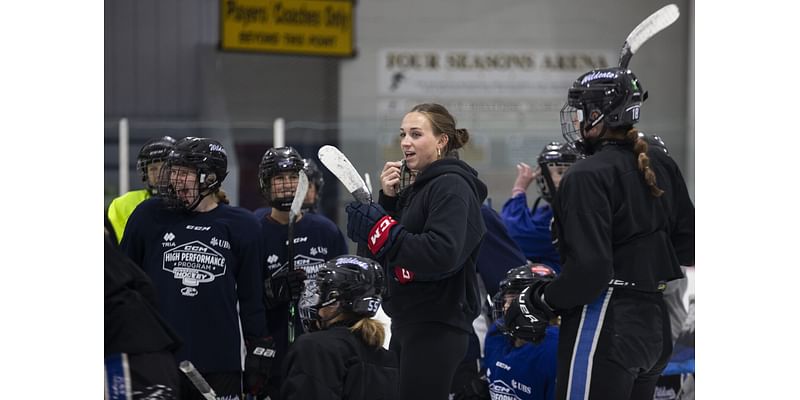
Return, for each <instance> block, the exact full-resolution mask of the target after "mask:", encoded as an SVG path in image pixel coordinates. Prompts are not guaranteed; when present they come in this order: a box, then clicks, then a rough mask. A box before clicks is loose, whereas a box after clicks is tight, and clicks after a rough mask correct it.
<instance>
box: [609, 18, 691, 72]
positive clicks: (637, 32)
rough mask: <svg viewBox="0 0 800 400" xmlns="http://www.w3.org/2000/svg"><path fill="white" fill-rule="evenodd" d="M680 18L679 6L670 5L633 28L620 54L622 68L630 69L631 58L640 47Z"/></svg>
mask: <svg viewBox="0 0 800 400" xmlns="http://www.w3.org/2000/svg"><path fill="white" fill-rule="evenodd" d="M679 16H680V12H679V11H678V6H676V5H675V4H668V5H666V6H664V7H662V8H660V9H659V10H658V11H656V12H654V13H652V14H650V16H649V17H647V18H645V19H644V21H642V22H641V23H639V25H637V26H636V28H633V30H632V31H631V33H630V34H628V37H627V38H626V39H625V43H624V44H623V45H622V50H621V51H620V53H619V66H620V68H628V63H629V62H630V61H631V57H633V55H634V54H635V53H636V52H637V51H638V50H639V47H642V45H643V44H644V42H646V41H647V40H648V39H650V38H651V37H653V36H654V35H655V34H656V33H658V32H661V30H663V29H664V28H666V27H668V26H670V25H672V23H673V22H675V21H677V20H678V17H679Z"/></svg>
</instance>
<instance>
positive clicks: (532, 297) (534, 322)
mask: <svg viewBox="0 0 800 400" xmlns="http://www.w3.org/2000/svg"><path fill="white" fill-rule="evenodd" d="M549 284H550V282H548V281H534V282H533V284H531V285H530V286H528V287H526V288H525V289H523V290H522V292H521V293H520V294H519V297H517V298H516V299H514V301H512V302H511V304H510V305H509V307H508V310H506V312H505V316H504V320H505V324H506V329H507V331H508V332H510V333H511V336H513V337H515V338H517V339H522V340H525V341H528V342H533V343H539V342H541V341H542V339H544V336H545V331H546V330H547V326H548V325H550V320H551V319H552V318H555V316H556V315H555V313H553V310H552V309H550V307H549V306H548V305H547V304H545V303H544V301H542V293H544V288H545V287H547V285H549Z"/></svg>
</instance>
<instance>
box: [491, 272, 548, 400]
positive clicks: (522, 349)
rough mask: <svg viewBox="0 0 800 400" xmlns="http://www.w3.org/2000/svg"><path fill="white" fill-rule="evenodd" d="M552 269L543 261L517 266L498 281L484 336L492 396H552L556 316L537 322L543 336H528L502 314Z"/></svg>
mask: <svg viewBox="0 0 800 400" xmlns="http://www.w3.org/2000/svg"><path fill="white" fill-rule="evenodd" d="M554 277H555V271H553V269H552V268H550V267H548V266H546V265H544V264H527V265H523V266H520V267H516V268H514V269H512V270H510V271H508V274H507V275H506V279H504V280H503V281H502V282H501V283H500V290H499V291H498V292H497V294H495V296H494V305H493V307H492V308H493V310H492V311H493V313H494V317H495V318H494V319H495V323H494V324H492V326H491V327H490V328H489V332H488V333H487V335H486V351H485V353H486V359H485V363H486V370H487V371H486V377H487V380H488V391H489V393H491V397H492V398H496V397H501V398H502V397H503V395H505V396H507V397H506V398H516V399H523V400H533V399H537V400H552V399H553V398H554V396H555V383H556V354H557V348H558V319H557V318H554V319H553V320H550V321H538V322H539V323H541V324H543V325H544V326H545V327H546V328H545V331H544V336H543V337H542V336H541V335H538V331H537V335H531V332H532V329H526V328H527V327H528V326H530V325H529V324H531V322H530V321H524V322H525V323H526V325H525V326H512V327H508V326H506V325H505V323H504V314H505V312H506V310H507V309H508V306H509V305H510V304H511V302H512V301H513V300H514V299H515V298H517V296H519V293H520V292H521V291H522V289H524V288H525V287H527V286H528V285H530V284H531V283H533V282H534V281H539V280H542V281H551V280H553V278H554Z"/></svg>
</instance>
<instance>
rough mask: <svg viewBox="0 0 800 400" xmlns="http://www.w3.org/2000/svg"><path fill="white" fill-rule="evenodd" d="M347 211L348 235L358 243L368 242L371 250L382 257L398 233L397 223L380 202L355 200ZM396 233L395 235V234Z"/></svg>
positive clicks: (348, 206)
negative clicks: (395, 227) (394, 227)
mask: <svg viewBox="0 0 800 400" xmlns="http://www.w3.org/2000/svg"><path fill="white" fill-rule="evenodd" d="M345 211H346V212H347V237H349V238H350V239H352V240H353V241H354V242H356V243H367V247H368V248H369V251H370V252H371V253H372V254H373V255H374V256H376V257H378V258H380V257H381V256H383V254H384V253H385V252H386V249H388V248H389V247H391V244H392V242H393V241H394V236H395V235H396V234H397V230H396V229H392V227H393V226H395V225H397V221H395V220H394V219H393V218H392V217H390V216H389V215H387V214H386V210H384V209H383V207H381V206H380V204H378V203H360V202H357V201H354V202H352V203H350V204H348V205H347V207H346V208H345ZM393 233H394V235H393Z"/></svg>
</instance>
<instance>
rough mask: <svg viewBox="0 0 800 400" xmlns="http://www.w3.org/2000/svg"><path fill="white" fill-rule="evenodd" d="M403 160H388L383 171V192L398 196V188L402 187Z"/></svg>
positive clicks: (387, 194)
mask: <svg viewBox="0 0 800 400" xmlns="http://www.w3.org/2000/svg"><path fill="white" fill-rule="evenodd" d="M402 164H403V163H402V162H401V161H387V162H386V164H384V165H383V171H381V189H383V194H384V195H386V196H389V197H395V196H397V189H398V188H399V187H400V167H401V166H402Z"/></svg>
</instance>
